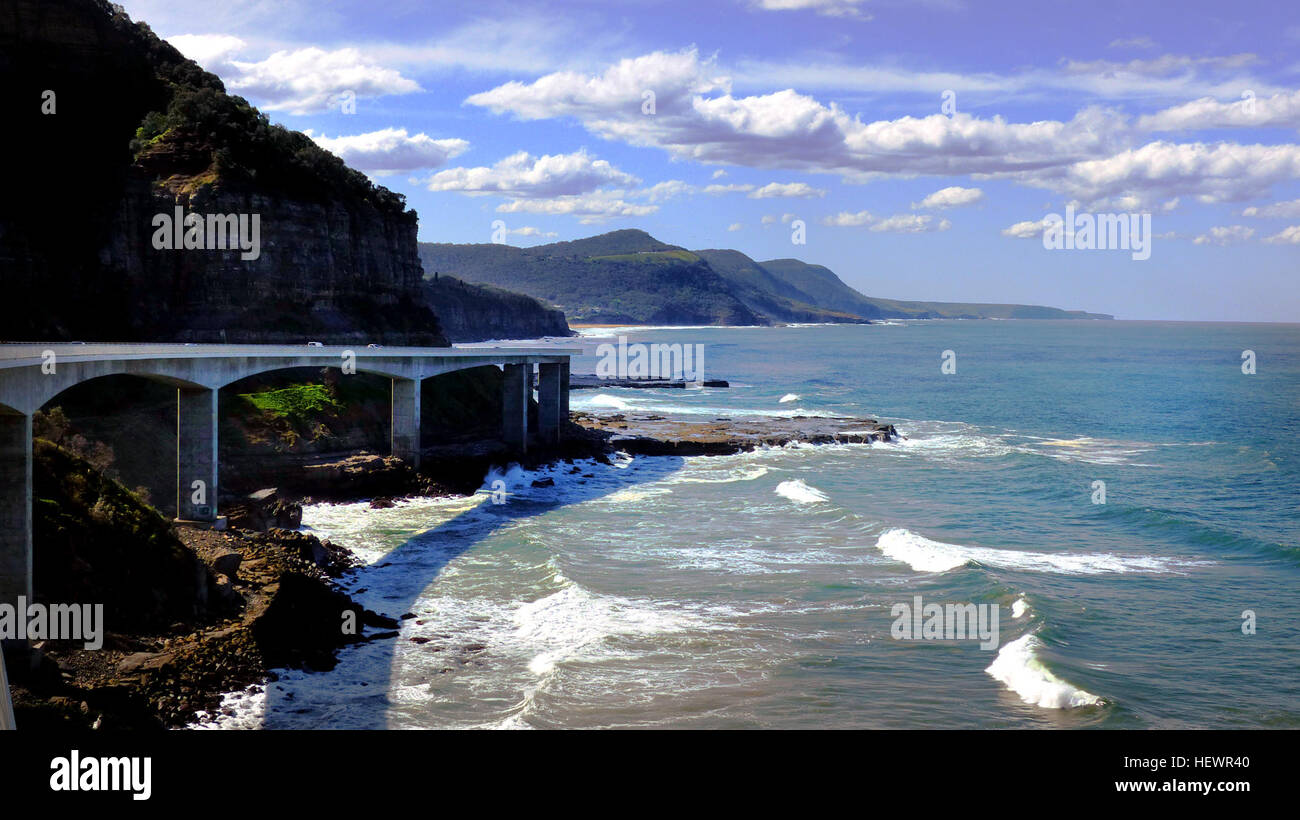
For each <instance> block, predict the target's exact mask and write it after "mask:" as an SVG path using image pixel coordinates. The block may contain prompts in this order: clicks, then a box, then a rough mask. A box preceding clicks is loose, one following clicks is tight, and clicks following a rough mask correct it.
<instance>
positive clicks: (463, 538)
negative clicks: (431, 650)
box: [262, 456, 684, 729]
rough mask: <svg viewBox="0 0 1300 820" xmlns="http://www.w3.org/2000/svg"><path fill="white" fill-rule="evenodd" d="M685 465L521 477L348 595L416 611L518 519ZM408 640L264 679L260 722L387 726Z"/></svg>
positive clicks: (419, 539)
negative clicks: (448, 571)
mask: <svg viewBox="0 0 1300 820" xmlns="http://www.w3.org/2000/svg"><path fill="white" fill-rule="evenodd" d="M683 463H684V460H683V459H681V458H678V457H667V456H665V457H654V458H644V457H642V458H636V459H634V460H632V461H631V462H628V463H626V464H623V465H614V466H606V465H601V464H595V463H592V464H591V465H590V467H587V466H586V464H587V463H586V462H579V464H581V465H583V466H584V469H583V472H584V473H592V474H593V476H592V477H591V478H578V477H577V475H576V474H574V475H572V476H570V475H566V474H563V473H561V472H560V470H556V471H554V472H553V473H552V472H547V473H545V474H546V475H554V476H555V479H556V483H555V486H553V487H540V488H534V487H531V486H530V484H529V482H528V481H527V480H525V481H523V482H522V483H521V484H519V486H511V487H510V488H509V495H508V500H507V502H506V503H504V504H493V503H491V502H490V501H485V502H484V503H481V504H479V505H478V506H475V507H474V508H472V509H469V510H466V511H464V512H462V513H461V514H459V515H457V516H455V517H454V518H452V519H450V520H448V521H445V522H443V523H441V524H439V525H437V526H435V527H433V528H432V529H429V530H425V531H423V532H420V533H419V534H417V535H415V536H413V537H411V538H410V539H408V540H407V541H405V542H404V543H403V544H401V545H400V546H398V547H397V548H395V549H393V550H392V551H391V552H389V553H387V554H386V555H384V556H383V557H382V558H380V559H378V560H376V561H375V562H374V563H372V564H371V565H369V566H365V567H362V568H360V569H359V570H357V571H356V572H355V573H354V574H353V575H352V576H351V577H350V578H349V579H348V582H347V586H348V588H350V589H356V590H361V589H364V590H366V592H365V594H362V595H354V596H353V597H354V598H356V599H357V600H358V601H359V602H362V603H364V604H365V605H366V606H367V607H368V608H370V609H373V610H375V611H378V612H381V613H383V614H385V615H389V616H391V617H393V618H398V617H400V616H401V615H403V614H405V613H407V612H411V611H412V610H413V609H415V607H416V604H417V602H418V601H419V600H420V598H421V596H422V595H423V594H424V592H425V590H426V589H428V587H429V586H430V585H431V584H433V583H434V582H435V581H436V580H437V579H438V577H439V576H440V575H441V573H442V572H443V570H444V569H445V568H446V567H447V565H448V564H449V563H451V562H452V561H453V560H455V559H456V558H457V557H459V556H461V555H464V554H465V553H466V552H468V551H470V550H472V549H474V548H475V547H476V546H478V545H479V544H481V543H482V542H483V541H485V540H487V539H488V538H490V537H492V536H493V535H495V534H497V533H499V532H501V531H503V530H504V529H507V528H509V527H510V526H512V525H513V524H515V523H516V522H520V521H525V520H529V519H536V518H539V517H541V516H543V515H546V514H547V513H550V512H553V511H555V510H558V509H561V508H563V507H566V506H570V505H573V504H581V503H584V502H587V501H593V500H596V499H599V498H602V497H605V496H608V495H611V494H613V493H616V492H618V491H620V490H623V489H626V488H628V487H632V486H635V485H637V484H643V483H649V482H654V481H658V480H660V479H662V478H664V477H666V476H668V475H670V474H672V473H674V472H676V471H677V470H679V469H681V467H682V465H683ZM564 466H565V465H562V464H561V465H560V467H561V468H563V467H564ZM527 475H528V479H531V478H533V475H532V474H527ZM360 514H364V513H360ZM410 646H411V644H409V643H407V642H405V641H403V640H402V639H401V638H386V639H381V640H376V641H372V642H369V643H365V644H361V645H358V646H354V647H349V648H346V649H344V650H342V651H341V652H340V653H339V664H338V666H337V667H335V669H334V670H332V671H330V672H317V673H297V672H289V673H287V674H282V677H281V679H280V680H279V681H276V682H272V683H269V684H267V687H266V698H265V708H264V711H263V720H262V726H263V728H267V729H287V728H322V729H328V728H340V729H341V728H347V729H385V728H388V717H389V716H388V712H389V709H390V708H391V707H392V706H393V705H394V701H393V698H392V692H393V684H394V676H395V669H394V666H395V663H396V661H397V657H396V656H397V653H398V651H399V647H401V648H403V649H407V650H408V651H409V647H410Z"/></svg>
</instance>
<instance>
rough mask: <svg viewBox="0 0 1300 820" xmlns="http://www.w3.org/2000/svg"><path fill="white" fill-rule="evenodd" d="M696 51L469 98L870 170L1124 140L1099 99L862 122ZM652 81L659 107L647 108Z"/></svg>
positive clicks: (1052, 157)
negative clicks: (1051, 107)
mask: <svg viewBox="0 0 1300 820" xmlns="http://www.w3.org/2000/svg"><path fill="white" fill-rule="evenodd" d="M715 75H716V68H715V67H714V65H713V64H712V63H711V62H705V61H701V60H700V58H699V56H698V54H697V52H696V51H694V50H688V51H684V52H678V53H664V52H655V53H653V54H648V55H644V56H641V57H637V58H631V59H625V60H621V61H619V62H618V63H616V64H614V65H611V66H609V67H608V68H607V69H606V70H605V71H604V72H603V73H601V74H594V75H589V74H582V73H578V72H556V73H553V74H548V75H546V76H543V77H541V78H540V79H538V80H536V81H535V82H532V83H527V84H525V83H521V82H517V81H516V82H509V83H505V84H504V85H500V86H497V87H496V88H493V89H491V90H489V91H485V92H482V93H480V94H474V95H472V96H470V97H469V98H468V99H467V100H466V102H467V103H469V104H471V105H477V106H481V107H485V108H488V109H489V110H492V111H494V112H497V113H510V114H513V115H514V116H516V117H519V118H521V119H525V120H531V119H542V118H554V117H574V118H576V119H577V120H578V121H579V122H581V123H582V125H583V126H584V127H586V128H587V129H588V130H589V131H590V132H591V133H593V134H595V135H597V136H599V137H601V138H604V139H610V140H619V141H623V142H626V143H628V144H631V145H636V146H654V147H659V148H662V149H664V150H665V151H667V152H668V153H669V154H670V155H671V156H672V157H674V158H678V159H689V160H695V161H698V162H704V163H718V164H726V165H740V166H745V167H756V168H786V169H803V170H810V171H820V172H827V173H838V174H844V175H858V176H861V175H864V174H894V175H907V174H968V173H978V172H985V173H995V172H1008V171H1016V170H1025V171H1027V170H1038V169H1042V168H1045V167H1051V166H1060V165H1064V164H1067V163H1070V162H1075V161H1078V160H1081V159H1086V158H1092V157H1098V156H1106V155H1108V154H1111V153H1114V151H1115V150H1117V149H1119V148H1121V147H1124V146H1125V144H1126V143H1125V140H1123V139H1121V137H1123V136H1124V131H1125V120H1124V118H1123V116H1122V115H1120V114H1118V113H1116V112H1111V111H1106V110H1103V109H1099V108H1088V109H1084V110H1083V111H1081V112H1079V113H1078V114H1077V115H1076V116H1075V117H1074V118H1073V119H1072V120H1070V121H1069V122H1057V121H1051V120H1045V121H1039V122H1032V123H1008V122H1006V121H1005V120H1003V119H1001V118H1000V117H995V118H993V119H988V120H985V119H979V118H976V117H974V116H972V115H970V114H967V113H958V114H957V115H955V116H954V117H951V118H949V117H946V116H943V115H942V114H941V113H939V112H937V111H936V112H935V113H934V114H932V115H930V116H927V117H921V118H916V117H902V118H900V119H897V120H885V121H878V122H872V123H864V122H862V121H861V120H859V119H858V118H857V117H853V116H850V115H849V114H848V113H847V112H846V111H845V110H844V109H843V108H841V107H840V106H839V105H837V104H835V103H830V104H823V103H821V102H819V101H818V100H816V99H814V98H813V97H810V96H806V95H804V94H800V93H797V92H795V91H793V90H790V89H786V90H782V91H776V92H772V93H768V94H759V95H753V96H742V97H737V96H733V95H732V93H731V90H730V81H729V80H727V79H726V78H725V77H718V76H715ZM645 89H652V90H654V92H655V94H656V105H657V110H656V113H655V114H654V115H653V116H646V115H644V114H642V113H641V93H642V91H643V90H645Z"/></svg>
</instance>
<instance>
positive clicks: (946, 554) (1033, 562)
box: [876, 527, 1205, 575]
mask: <svg viewBox="0 0 1300 820" xmlns="http://www.w3.org/2000/svg"><path fill="white" fill-rule="evenodd" d="M876 548H877V549H879V550H880V551H881V552H882V553H884V554H885V555H887V556H889V557H890V558H893V559H894V560H896V561H902V562H903V563H905V564H907V565H908V566H910V567H911V568H912V569H914V570H916V571H917V572H947V571H948V570H951V569H956V568H957V567H960V566H964V565H965V564H967V563H969V562H971V561H977V562H979V563H980V564H984V565H985V566H991V567H1002V568H1005V569H1015V570H1023V571H1026V572H1054V573H1059V574H1062V575H1101V574H1105V573H1125V572H1144V573H1152V574H1165V573H1170V574H1181V570H1182V569H1184V568H1186V567H1190V566H1196V565H1199V564H1203V563H1205V562H1203V561H1191V560H1182V559H1172V558H1159V557H1156V556H1153V555H1115V554H1113V553H1108V552H1097V553H1082V554H1080V553H1050V552H1027V551H1022V550H1000V549H990V548H988V547H968V546H963V545H961V544H947V543H944V542H942V541H932V540H930V539H929V538H926V537H925V536H922V535H917V534H916V533H914V532H912V531H911V530H907V529H903V528H901V527H895V528H893V529H889V530H886V531H885V532H883V533H881V534H880V537H879V538H878V539H877V540H876Z"/></svg>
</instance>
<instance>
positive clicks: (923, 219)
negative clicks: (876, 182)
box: [868, 214, 952, 233]
mask: <svg viewBox="0 0 1300 820" xmlns="http://www.w3.org/2000/svg"><path fill="white" fill-rule="evenodd" d="M951 227H952V223H951V222H949V221H948V220H946V219H940V220H939V221H937V222H936V221H935V219H934V217H932V216H930V215H929V214H897V215H896V216H891V217H889V218H888V219H882V220H880V221H879V222H877V223H875V224H874V225H872V226H871V227H870V228H868V230H871V231H874V232H876V233H929V232H930V231H946V230H948V229H949V228H951Z"/></svg>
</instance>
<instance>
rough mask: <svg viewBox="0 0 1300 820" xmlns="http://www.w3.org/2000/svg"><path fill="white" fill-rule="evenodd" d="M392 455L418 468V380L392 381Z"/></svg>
mask: <svg viewBox="0 0 1300 820" xmlns="http://www.w3.org/2000/svg"><path fill="white" fill-rule="evenodd" d="M392 408H393V423H392V431H393V432H392V448H393V455H394V456H397V457H398V458H400V459H402V460H403V461H406V462H408V463H409V464H410V465H411V466H412V467H415V468H417V469H418V468H419V466H420V380H419V379H393V404H392Z"/></svg>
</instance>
